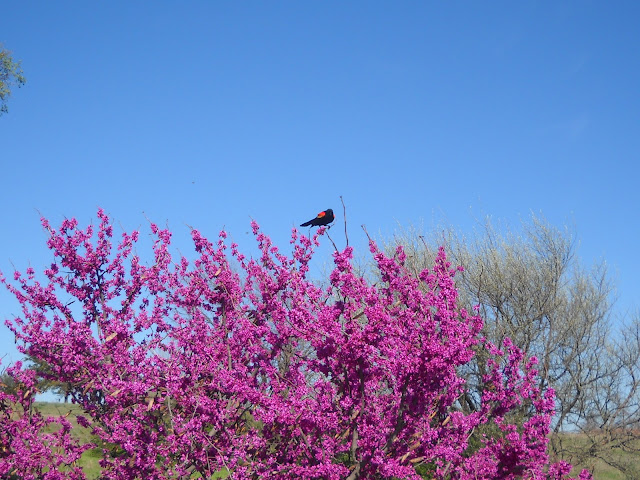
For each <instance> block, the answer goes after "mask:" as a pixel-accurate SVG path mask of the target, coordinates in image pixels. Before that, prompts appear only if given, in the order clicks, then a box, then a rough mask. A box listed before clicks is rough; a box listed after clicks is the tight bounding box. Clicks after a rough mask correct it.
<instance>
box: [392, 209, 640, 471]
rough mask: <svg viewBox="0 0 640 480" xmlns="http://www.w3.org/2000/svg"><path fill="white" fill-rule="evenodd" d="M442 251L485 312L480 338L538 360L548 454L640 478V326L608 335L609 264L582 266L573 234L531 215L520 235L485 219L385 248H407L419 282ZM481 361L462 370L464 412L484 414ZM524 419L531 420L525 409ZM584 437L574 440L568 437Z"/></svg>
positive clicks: (464, 297)
mask: <svg viewBox="0 0 640 480" xmlns="http://www.w3.org/2000/svg"><path fill="white" fill-rule="evenodd" d="M443 241H444V243H445V244H446V246H447V250H448V252H447V253H448V255H449V258H450V260H451V261H452V263H453V264H457V265H462V266H463V267H464V269H465V270H464V272H462V273H461V274H460V275H458V277H457V284H458V287H459V290H460V295H461V301H462V302H463V305H465V306H466V307H467V308H468V309H472V308H474V306H478V307H479V313H480V315H481V316H482V318H483V319H484V321H485V325H484V335H485V336H486V337H487V338H488V339H489V340H490V341H492V342H493V343H494V344H496V345H498V346H499V345H501V344H502V341H503V340H504V339H505V338H506V337H509V338H511V340H512V341H513V342H514V343H515V344H516V345H518V346H519V347H520V348H522V349H523V350H524V351H526V352H527V353H528V354H529V355H535V356H536V357H537V358H538V360H539V370H540V378H541V380H540V382H541V385H540V387H542V388H547V387H552V388H553V389H554V390H555V392H556V409H557V414H556V418H555V423H554V426H553V428H554V433H555V435H554V436H553V439H552V442H551V450H552V452H551V453H552V454H554V455H556V456H558V457H562V458H565V459H567V460H572V461H573V462H577V463H582V464H585V463H588V462H589V461H593V460H594V459H596V458H597V459H601V460H603V461H605V462H606V463H608V464H609V465H611V466H613V467H615V468H617V469H618V470H620V471H621V472H623V473H624V474H625V475H627V477H628V478H640V475H638V470H637V467H634V466H633V465H634V462H635V463H640V462H639V460H640V455H639V452H638V447H640V430H639V429H640V423H639V420H640V412H639V401H640V326H639V323H640V322H639V321H638V320H637V319H636V320H635V322H633V323H632V324H630V325H629V326H627V327H626V328H625V329H624V331H622V332H615V331H612V327H611V318H612V312H613V310H612V294H613V285H612V283H611V281H610V279H609V276H608V273H607V268H606V264H605V263H604V262H602V263H599V264H596V265H594V266H593V267H590V268H586V267H585V266H583V265H582V264H581V262H580V261H579V259H577V258H576V255H575V254H576V242H575V237H574V235H573V234H572V231H571V229H569V228H564V229H562V230H561V229H557V228H554V227H553V226H551V225H550V224H549V223H548V222H546V221H545V220H544V219H541V218H539V217H536V216H532V217H531V219H530V221H529V222H526V223H523V225H522V230H521V233H519V234H516V233H514V232H513V231H512V230H510V229H509V228H503V229H499V228H496V227H495V226H494V225H493V224H492V223H491V222H490V221H489V220H487V221H486V222H485V224H484V225H483V226H482V230H481V231H479V232H478V231H476V232H475V234H473V235H472V236H470V237H465V236H462V235H460V234H458V233H457V232H455V230H454V229H453V228H447V229H445V231H444V237H443V236H441V235H430V236H427V237H425V236H422V235H420V233H419V232H417V231H416V230H415V229H410V230H407V231H404V232H403V233H401V234H399V235H397V236H396V237H395V238H394V239H393V242H391V244H390V245H388V247H389V248H390V249H391V248H394V249H395V246H396V245H398V244H401V245H403V246H405V250H406V253H407V262H406V266H407V267H408V268H409V269H410V270H412V271H413V272H415V273H416V274H417V273H418V272H419V271H421V270H423V269H424V268H429V267H430V266H431V265H432V264H433V256H434V255H435V253H436V251H437V246H438V245H440V244H442V243H443ZM485 358H486V357H485V356H484V352H483V351H482V350H481V349H478V355H477V357H476V362H475V363H474V364H473V365H472V366H471V368H470V369H469V371H467V372H466V374H467V378H468V381H469V383H470V384H471V385H473V386H475V392H476V393H475V394H473V393H471V394H469V395H468V396H467V397H466V398H464V399H461V408H464V409H465V410H473V409H475V408H477V406H478V399H479V396H480V392H481V391H482V389H483V381H482V376H483V374H484V372H485ZM521 414H522V415H526V414H527V412H526V406H525V407H523V409H522V412H521ZM578 432H580V440H579V441H576V438H577V437H576V435H567V434H568V433H573V434H575V433H578Z"/></svg>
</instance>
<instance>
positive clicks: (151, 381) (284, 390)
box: [0, 211, 590, 480]
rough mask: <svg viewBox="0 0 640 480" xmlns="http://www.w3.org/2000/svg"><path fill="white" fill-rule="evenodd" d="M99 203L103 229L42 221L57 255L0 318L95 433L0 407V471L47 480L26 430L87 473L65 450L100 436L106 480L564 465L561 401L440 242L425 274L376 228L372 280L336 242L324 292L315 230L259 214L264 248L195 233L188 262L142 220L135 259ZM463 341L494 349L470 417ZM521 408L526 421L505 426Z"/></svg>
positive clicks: (24, 279) (21, 285)
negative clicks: (472, 306)
mask: <svg viewBox="0 0 640 480" xmlns="http://www.w3.org/2000/svg"><path fill="white" fill-rule="evenodd" d="M98 217H99V219H100V223H99V226H98V227H97V229H94V227H93V226H91V225H90V226H88V227H87V228H85V229H82V228H79V227H78V225H77V222H76V221H75V220H66V221H64V222H63V223H62V225H61V227H60V228H59V229H54V228H53V227H52V226H51V225H50V224H49V222H48V221H46V220H45V219H43V225H44V228H45V229H46V230H47V231H48V232H49V240H48V246H49V248H50V249H51V251H52V252H53V255H54V262H53V263H52V264H51V265H50V267H49V268H47V269H46V270H44V275H43V276H42V277H41V278H40V277H38V278H36V273H35V271H34V270H32V269H28V270H27V271H26V274H25V275H22V274H20V273H18V272H16V273H15V274H14V281H9V280H7V279H6V278H5V277H2V282H3V283H4V284H5V285H6V286H7V288H8V289H9V290H10V291H11V292H13V294H14V295H15V297H16V298H17V299H18V301H19V302H20V304H21V305H22V313H21V315H20V316H18V317H16V318H14V319H12V320H9V321H7V325H9V327H10V328H11V330H12V331H13V332H14V334H15V336H16V339H17V341H18V344H19V348H20V350H21V351H22V352H23V353H24V354H26V355H28V356H29V357H30V358H33V359H35V360H37V361H38V362H40V363H42V364H46V365H48V368H47V369H46V370H45V371H44V373H42V374H41V375H44V376H46V377H47V378H46V380H49V381H52V380H53V381H56V382H60V383H61V384H63V385H65V388H64V390H65V391H66V392H68V395H69V396H70V398H71V400H72V401H73V402H74V403H76V404H78V405H79V406H80V407H81V408H82V409H83V411H84V414H83V415H80V416H78V418H77V421H78V423H79V424H80V425H82V426H83V427H85V428H89V429H91V431H92V433H93V434H94V436H95V438H96V439H97V440H96V443H95V444H91V445H76V444H74V443H73V441H72V440H71V439H70V438H69V437H68V433H69V430H70V426H69V424H68V423H65V422H64V421H62V420H59V421H61V422H62V427H63V428H62V429H61V430H60V432H61V433H59V434H58V436H57V437H55V438H49V437H46V436H44V435H43V434H42V433H41V431H42V428H41V427H42V425H41V423H42V421H39V422H35V423H34V422H33V421H25V420H24V417H23V419H22V421H20V420H16V419H15V417H14V416H12V415H5V416H3V417H2V418H1V420H0V421H1V422H2V425H0V431H2V432H5V431H8V430H6V428H11V432H12V433H11V435H10V436H7V435H5V434H4V433H3V434H2V435H4V436H2V437H0V439H1V440H0V441H1V442H2V444H1V445H0V448H2V453H0V473H2V472H7V471H15V470H16V469H18V470H19V471H21V472H33V475H34V477H33V478H36V477H37V478H40V477H39V476H38V475H39V473H38V472H42V470H38V469H39V468H40V469H41V468H42V466H41V464H40V463H38V461H35V460H29V458H30V454H31V453H30V451H29V449H25V448H22V447H21V446H20V445H23V444H27V443H29V442H34V443H35V444H37V445H39V446H42V448H43V449H44V450H47V449H48V450H47V452H49V453H47V452H45V453H43V454H42V458H47V459H48V461H49V462H50V464H49V465H50V470H49V472H51V473H50V474H51V475H53V474H54V473H55V474H56V475H58V476H56V477H51V478H82V472H79V471H78V470H77V469H74V468H62V466H61V465H62V464H65V465H67V464H68V465H71V464H72V463H73V460H74V459H76V458H77V456H78V455H79V454H80V453H81V452H82V450H83V449H86V448H93V447H96V446H97V447H98V448H102V451H103V455H102V459H101V461H100V465H101V469H102V472H101V476H102V477H101V478H108V479H164V478H172V479H174V478H180V479H183V478H184V479H186V478H197V477H201V478H212V477H213V476H214V475H220V474H226V475H228V476H229V478H234V479H261V478H279V479H348V480H352V479H419V478H438V479H449V478H450V479H461V480H463V479H464V480H467V479H516V478H518V479H520V478H523V479H555V480H561V479H568V478H569V477H568V473H569V471H570V469H571V467H570V466H569V465H567V464H564V463H560V464H553V465H551V464H549V460H548V458H547V454H546V445H547V434H548V433H549V424H550V421H551V418H552V415H553V407H554V400H553V392H552V391H546V392H541V391H539V390H538V389H537V387H536V385H537V382H536V378H535V377H536V370H535V365H536V361H535V359H533V358H532V359H527V358H525V356H524V354H523V352H521V351H520V350H518V349H517V348H516V347H515V346H514V345H512V344H511V343H509V342H506V343H505V345H502V346H500V348H502V349H503V350H500V349H499V348H497V347H495V346H492V345H490V344H488V343H487V342H484V341H483V339H482V338H481V337H480V335H479V332H480V329H481V326H482V322H481V319H480V318H479V317H477V316H474V315H473V314H471V313H469V312H467V311H465V310H464V309H460V308H458V306H457V303H456V302H457V291H456V288H455V284H454V275H455V269H452V268H451V267H450V265H449V263H448V262H447V260H446V257H445V252H444V250H440V254H439V256H438V258H437V260H436V263H435V265H434V266H433V268H432V269H430V270H425V271H423V272H421V273H420V275H419V276H418V277H416V276H414V275H411V274H409V273H408V271H407V270H405V268H404V267H403V262H404V253H403V251H402V249H401V248H399V249H398V250H397V251H396V254H395V255H394V257H393V258H389V257H386V256H385V255H383V254H382V253H381V252H380V251H379V250H378V248H377V247H376V245H375V243H374V242H370V250H371V252H372V254H373V257H374V259H375V262H376V264H377V268H378V269H379V275H380V279H381V280H380V281H379V282H378V283H377V284H371V283H368V282H367V281H366V280H365V279H364V278H363V277H361V276H359V275H357V274H356V273H355V271H354V269H353V267H352V262H351V261H352V253H353V252H352V249H351V248H350V247H347V248H345V249H344V250H343V251H336V252H335V253H334V255H333V258H334V262H335V268H334V269H333V271H332V272H331V274H330V277H329V282H328V287H326V288H321V287H319V286H317V285H316V284H314V282H312V281H311V280H310V279H309V278H308V271H309V267H308V264H309V261H310V259H311V257H312V255H313V251H314V249H315V248H316V247H317V246H319V240H320V239H321V238H322V237H323V236H324V235H325V233H326V231H325V228H324V227H322V228H320V229H318V230H317V233H316V234H315V235H314V236H313V237H312V238H308V237H306V236H304V235H301V234H299V233H298V232H297V231H296V230H295V229H294V230H293V232H292V237H291V244H292V251H293V253H292V255H291V256H287V255H285V254H283V253H282V252H281V251H280V250H279V249H278V248H276V247H275V246H273V245H272V244H271V241H270V240H269V238H268V237H267V236H266V235H264V234H263V233H261V232H260V230H259V228H258V225H257V224H256V223H253V224H252V227H253V232H254V235H255V237H256V240H257V243H258V246H259V250H260V254H259V255H258V256H257V258H247V257H245V256H244V255H243V254H242V253H240V252H239V251H238V247H237V245H235V244H231V245H228V244H227V242H226V234H225V233H224V232H221V233H220V237H219V239H218V241H217V242H216V243H211V242H210V241H208V240H207V239H205V238H204V237H202V236H201V235H200V233H199V232H198V231H197V230H192V232H191V234H192V238H193V243H194V246H195V251H196V255H195V259H193V260H191V261H190V260H187V258H185V257H180V258H174V257H172V255H171V254H170V241H171V233H170V232H169V231H168V230H163V229H160V228H158V227H157V226H156V225H154V224H152V225H151V232H152V234H153V236H154V238H155V241H154V245H153V256H152V257H151V258H149V259H148V261H147V262H143V260H142V259H141V258H140V257H139V256H138V255H137V254H136V253H134V247H135V245H136V243H137V241H138V235H139V234H138V232H135V231H134V232H132V233H130V234H129V233H124V234H122V237H121V239H120V240H119V242H118V243H117V245H116V246H115V247H114V245H113V235H114V232H113V227H112V225H111V223H110V219H109V218H108V217H107V216H106V215H105V214H104V213H103V212H102V211H99V212H98ZM95 230H97V231H95ZM474 348H486V349H488V350H489V352H490V353H491V355H492V360H491V362H490V363H489V367H490V368H489V372H488V373H487V375H486V378H485V381H486V384H487V389H486V390H485V391H484V393H483V394H482V398H481V399H480V405H481V408H480V409H479V410H478V411H475V412H472V413H464V412H463V410H462V408H461V406H460V402H459V399H460V398H461V396H462V395H463V394H464V393H465V388H466V387H465V382H464V380H463V379H462V377H461V376H460V375H459V371H460V368H463V367H464V365H465V364H467V363H468V362H469V361H470V360H471V359H472V357H473V355H474V353H473V351H474ZM14 372H15V373H16V374H17V375H18V376H21V377H25V376H27V373H26V372H25V371H24V370H21V369H20V368H19V367H18V366H16V368H15V369H14ZM21 381H22V382H23V383H24V384H25V385H27V388H32V386H33V382H34V379H33V378H31V377H30V379H29V380H21ZM30 382H31V383H30ZM29 398H31V397H29ZM2 401H3V402H5V403H3V405H5V404H11V405H17V404H20V403H21V402H23V399H22V398H11V399H6V398H5V397H2ZM29 401H30V400H29ZM7 402H8V403H7ZM523 405H525V406H527V408H528V411H529V415H528V416H527V419H526V421H524V423H522V424H514V423H512V422H511V421H510V420H509V418H510V415H509V413H510V412H512V411H514V410H515V409H521V408H522V406H523ZM3 408H4V407H3ZM43 421H45V422H46V421H54V420H43ZM489 427H490V428H489ZM482 432H491V433H490V434H488V433H485V434H483V433H482ZM472 436H473V442H472V441H470V439H471V438H472ZM21 442H22V443H21ZM54 451H56V452H60V453H59V454H56V455H57V456H56V455H54V454H53V452H54ZM47 455H48V456H47ZM417 472H420V474H419V473H417ZM25 478H27V477H25ZM580 478H582V479H586V478H590V476H589V475H588V473H587V472H583V474H581V475H580Z"/></svg>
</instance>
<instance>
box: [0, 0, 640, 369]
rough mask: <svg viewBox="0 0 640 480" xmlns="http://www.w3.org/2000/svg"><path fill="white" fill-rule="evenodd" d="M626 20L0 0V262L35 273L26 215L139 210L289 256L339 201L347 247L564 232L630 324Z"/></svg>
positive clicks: (88, 215)
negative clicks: (531, 218) (256, 229)
mask: <svg viewBox="0 0 640 480" xmlns="http://www.w3.org/2000/svg"><path fill="white" fill-rule="evenodd" d="M638 18H640V3H638V2H635V1H626V2H625V1H619V2H595V1H581V2H577V1H575V2H565V1H536V2H533V1H522V2H506V1H504V2H427V1H421V2H405V1H401V2H379V1H367V2H364V1H360V2H337V1H327V2H299V1H296V2H294V1H276V2H255V1H248V2H228V1H227V2H225V1H220V2H150V1H146V2H143V1H140V2H124V1H111V2H100V3H97V2H44V1H41V2H8V3H7V4H5V5H3V7H2V15H1V16H0V42H2V43H3V44H4V46H5V47H6V48H8V49H9V50H11V51H12V52H13V54H14V56H15V58H17V59H21V60H22V65H23V69H24V72H25V75H26V77H27V80H28V83H27V85H26V86H25V87H24V88H22V89H19V90H15V91H14V94H13V96H12V97H11V99H10V102H9V114H7V115H4V116H2V117H0V161H1V162H2V176H0V186H1V191H2V195H1V196H0V216H1V225H2V233H3V235H1V236H0V269H1V270H2V271H4V272H5V274H7V273H9V274H10V273H11V272H12V270H13V267H14V266H15V267H17V268H18V269H21V270H24V268H26V266H27V265H29V264H31V265H32V266H34V267H35V268H36V269H40V268H42V267H43V266H45V265H47V263H48V262H50V259H51V256H50V255H49V253H48V251H47V250H46V247H45V244H44V242H45V239H46V237H45V235H44V233H43V231H42V228H41V227H40V223H39V213H38V212H41V213H42V214H43V215H45V216H47V217H48V218H50V219H51V220H52V221H53V223H54V224H59V222H60V221H61V220H62V219H63V218H64V217H76V218H78V220H79V221H80V222H81V223H82V224H86V223H87V222H90V221H92V219H93V220H94V221H95V212H96V210H97V208H98V207H102V208H104V209H105V210H106V211H107V212H108V213H109V214H110V215H111V216H112V217H113V218H114V219H115V222H116V224H118V225H122V227H123V228H125V229H127V230H131V229H133V228H142V230H143V232H147V231H148V230H145V229H146V228H147V220H146V218H149V219H151V220H153V221H155V222H157V223H160V224H168V225H169V226H170V228H172V230H173V231H174V239H175V243H176V245H177V247H179V248H180V249H181V251H183V252H185V253H187V254H188V253H189V252H190V250H189V233H188V227H187V226H186V225H192V226H194V227H196V228H198V229H200V230H201V231H202V232H203V233H204V234H205V235H207V236H209V237H210V238H214V237H215V236H216V234H217V232H218V231H219V230H220V229H221V228H223V226H224V227H225V228H226V229H227V230H228V231H229V233H230V234H231V236H232V237H233V238H234V239H235V240H236V241H238V242H239V243H240V244H241V245H242V244H243V243H245V244H246V243H248V242H249V235H248V234H247V233H246V232H248V231H249V222H250V217H251V218H254V219H256V220H257V221H258V223H259V224H260V225H261V226H262V228H263V230H264V231H265V232H266V233H267V234H269V235H271V236H272V238H273V239H274V241H275V242H276V243H278V244H280V245H281V246H282V247H283V248H285V249H286V248H288V237H289V234H290V230H291V227H292V226H294V225H298V224H299V223H301V222H303V221H305V220H308V219H309V218H311V217H313V216H314V215H315V214H316V213H317V212H318V211H320V210H322V209H324V208H326V207H333V208H334V209H335V210H336V212H337V213H340V215H339V219H338V220H339V221H341V220H342V216H341V211H342V208H341V205H340V199H339V196H340V195H342V196H343V197H344V200H345V202H346V204H347V208H348V211H347V216H348V221H349V226H350V240H351V242H352V243H355V244H356V245H360V246H361V245H363V244H364V236H363V234H362V231H361V230H360V228H359V226H360V225H361V224H365V225H366V226H367V229H368V230H369V232H371V233H373V234H376V235H377V236H380V235H382V236H389V235H391V234H392V233H393V232H394V231H396V230H397V229H398V228H399V227H401V226H404V227H406V226H409V225H410V224H415V225H420V224H424V226H425V228H426V229H429V228H436V226H437V225H439V224H441V223H447V224H451V225H453V226H454V227H456V228H458V229H459V230H461V231H467V230H469V229H471V228H472V227H473V226H474V225H475V224H476V222H477V221H478V219H481V218H482V217H483V216H484V215H491V216H492V217H494V218H499V219H502V220H505V221H507V222H510V223H512V224H514V225H516V226H517V225H518V223H519V222H520V219H522V218H527V217H528V215H529V213H530V212H535V213H541V214H542V215H544V216H545V217H546V218H547V219H548V220H550V221H551V222H552V223H553V224H554V225H557V226H559V227H561V226H562V225H563V224H565V223H569V224H572V225H575V228H576V232H577V234H578V237H579V241H580V246H579V249H578V254H579V256H580V257H581V258H582V260H583V262H584V263H586V264H587V265H588V264H591V263H593V262H597V261H600V260H602V259H605V260H606V261H607V262H608V264H609V266H610V269H611V270H610V271H611V273H612V274H613V278H614V279H615V280H616V283H617V286H618V291H617V295H618V303H617V309H618V311H619V313H620V314H621V315H627V314H628V313H629V312H632V311H635V310H636V309H638V308H639V307H640V299H639V298H638V291H639V288H638V287H639V282H638V274H637V272H638V271H639V270H640V259H639V258H638V253H637V244H638V240H637V238H638V236H639V233H640V228H639V221H638V213H637V210H638V207H639V206H640V194H639V193H638V190H639V188H638V185H637V184H638V178H639V177H640V175H639V174H640V172H639V167H638V159H639V156H640V155H639V154H640V89H639V87H638V86H639V85H640V31H639V30H638V26H637V22H638ZM338 230H341V229H338ZM334 231H335V230H334ZM334 236H338V237H339V235H338V234H335V235H334ZM330 251H331V249H330V248H329V245H323V246H322V247H321V248H320V251H319V254H318V255H319V256H320V258H322V257H323V256H325V257H326V258H328V255H329V253H330ZM16 313H19V310H18V308H17V306H16V304H15V303H14V302H13V301H12V299H11V298H10V297H9V295H8V294H7V293H6V292H4V291H2V292H0V316H2V317H3V318H7V317H10V316H12V315H13V314H16ZM5 353H6V354H7V356H6V357H5V359H4V360H3V364H5V365H6V363H7V361H8V360H9V361H11V360H15V359H17V358H16V354H15V349H14V345H13V339H12V337H11V336H10V333H9V332H8V330H6V328H5V327H4V326H2V327H0V356H2V355H3V354H5Z"/></svg>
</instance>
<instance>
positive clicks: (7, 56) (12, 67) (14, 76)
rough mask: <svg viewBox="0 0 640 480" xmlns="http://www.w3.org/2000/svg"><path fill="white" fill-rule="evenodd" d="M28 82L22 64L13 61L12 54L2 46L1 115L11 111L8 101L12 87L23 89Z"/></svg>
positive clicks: (0, 69) (0, 76) (0, 78)
mask: <svg viewBox="0 0 640 480" xmlns="http://www.w3.org/2000/svg"><path fill="white" fill-rule="evenodd" d="M26 81H27V79H26V78H25V77H24V75H23V73H22V68H21V67H20V62H19V61H15V60H13V58H12V56H11V52H9V51H8V50H5V49H4V48H2V46H1V45H0V115H2V114H3V113H7V112H8V111H9V109H8V108H7V100H8V99H9V96H10V95H11V89H12V87H13V86H18V87H21V86H22V85H24V84H25V83H26Z"/></svg>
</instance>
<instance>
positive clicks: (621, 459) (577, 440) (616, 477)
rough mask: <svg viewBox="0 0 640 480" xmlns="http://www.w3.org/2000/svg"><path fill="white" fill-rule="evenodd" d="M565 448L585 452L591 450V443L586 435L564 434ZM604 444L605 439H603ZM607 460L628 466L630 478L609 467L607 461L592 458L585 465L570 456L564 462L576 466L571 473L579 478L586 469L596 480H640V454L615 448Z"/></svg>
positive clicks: (609, 453)
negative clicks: (638, 479) (630, 479)
mask: <svg viewBox="0 0 640 480" xmlns="http://www.w3.org/2000/svg"><path fill="white" fill-rule="evenodd" d="M562 441H563V444H564V445H563V446H564V448H565V449H566V450H567V451H584V450H587V449H588V448H589V446H590V445H591V442H589V440H588V438H587V437H586V435H583V434H563V436H562ZM603 443H605V442H604V438H603ZM635 447H636V448H637V449H638V451H640V441H637V445H636V446H635ZM606 455H607V457H605V458H606V459H607V460H615V461H616V462H617V463H620V464H627V465H628V466H629V468H630V469H631V472H629V475H630V476H627V475H625V474H624V473H622V472H621V471H620V470H618V469H617V468H615V467H612V466H611V465H609V464H608V463H607V462H606V461H605V460H602V459H599V458H590V459H588V460H586V461H585V462H584V463H577V462H575V461H572V458H571V456H570V455H568V456H566V457H565V458H564V460H566V461H568V462H570V463H572V464H573V465H574V467H573V470H572V471H571V475H572V476H576V477H577V476H578V474H579V473H580V471H582V469H584V468H586V469H587V470H589V471H590V472H591V473H592V474H593V478H594V479H595V480H627V479H629V478H632V479H637V478H640V476H639V475H640V453H635V454H634V453H629V452H624V451H622V450H621V449H619V448H618V449H616V448H613V449H611V450H610V451H609V452H607V453H606Z"/></svg>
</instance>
